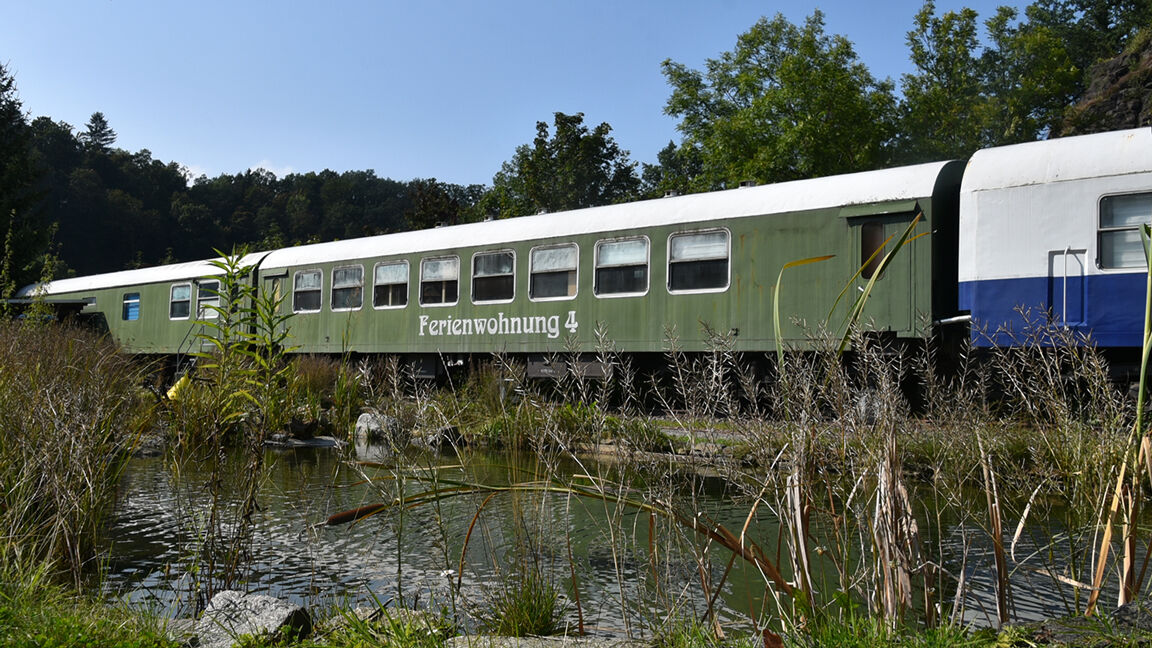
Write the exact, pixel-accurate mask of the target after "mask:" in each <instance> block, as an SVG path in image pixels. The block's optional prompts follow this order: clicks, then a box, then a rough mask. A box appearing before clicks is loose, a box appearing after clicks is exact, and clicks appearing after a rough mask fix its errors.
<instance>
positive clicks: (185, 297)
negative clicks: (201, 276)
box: [168, 283, 192, 319]
mask: <svg viewBox="0 0 1152 648" xmlns="http://www.w3.org/2000/svg"><path fill="white" fill-rule="evenodd" d="M170 294H171V296H172V298H171V299H170V300H169V301H168V319H188V316H189V315H190V314H191V313H192V284H187V283H183V284H175V285H173V286H172V291H171V293H170Z"/></svg>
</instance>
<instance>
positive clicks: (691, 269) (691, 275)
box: [668, 230, 729, 293]
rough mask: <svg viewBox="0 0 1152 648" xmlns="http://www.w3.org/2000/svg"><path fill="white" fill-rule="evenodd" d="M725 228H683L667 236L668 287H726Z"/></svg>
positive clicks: (677, 289) (687, 289)
mask: <svg viewBox="0 0 1152 648" xmlns="http://www.w3.org/2000/svg"><path fill="white" fill-rule="evenodd" d="M728 254H729V248H728V231H727V230H712V231H708V232H686V233H683V234H673V235H672V236H671V237H669V239H668V291H669V292H674V293H675V292H697V291H719V290H724V289H725V288H727V287H728Z"/></svg>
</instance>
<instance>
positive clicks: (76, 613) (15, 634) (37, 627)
mask: <svg viewBox="0 0 1152 648" xmlns="http://www.w3.org/2000/svg"><path fill="white" fill-rule="evenodd" d="M43 575H44V574H43V572H41V573H40V574H33V575H28V574H21V575H15V574H13V573H12V572H11V571H9V572H7V573H5V574H3V575H2V576H0V581H2V582H0V648H56V647H59V648H65V647H67V648H89V647H91V648H169V647H171V648H176V647H177V646H179V645H180V644H179V643H177V642H175V641H172V640H171V639H169V638H168V637H166V636H165V634H164V632H163V623H162V621H161V620H159V619H157V618H155V617H151V616H148V615H146V614H143V613H141V612H140V611H139V610H129V609H127V608H124V607H121V606H116V605H108V604H106V603H104V602H101V601H96V600H92V599H89V598H85V597H81V596H78V595H75V594H72V593H70V592H69V591H68V590H65V589H63V588H61V587H59V586H55V585H51V584H49V583H47V582H45V581H44V580H43V579H42V578H41V577H42V576H43Z"/></svg>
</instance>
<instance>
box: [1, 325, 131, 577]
mask: <svg viewBox="0 0 1152 648" xmlns="http://www.w3.org/2000/svg"><path fill="white" fill-rule="evenodd" d="M141 377H142V372H141V370H140V369H139V368H138V367H136V366H134V365H133V364H132V362H131V360H130V359H129V358H127V357H125V356H122V355H118V354H117V353H116V349H115V347H114V346H113V345H111V344H109V343H107V342H106V341H104V340H103V339H101V338H99V337H98V336H96V335H95V334H93V333H90V332H88V331H85V330H81V329H76V328H72V327H68V326H58V325H47V324H44V323H37V322H36V321H35V320H24V321H0V533H2V534H3V535H2V537H0V566H3V567H5V568H7V569H9V570H12V571H20V570H22V569H28V570H32V569H35V568H37V567H39V566H41V565H45V566H47V568H48V570H49V571H50V572H51V573H53V574H56V575H61V576H66V577H67V578H68V579H70V580H71V581H72V582H73V583H74V584H75V585H77V586H78V585H79V584H80V582H81V580H82V578H83V576H84V575H85V573H90V572H91V571H92V569H91V568H92V567H94V566H95V565H94V560H95V559H96V557H97V546H98V542H99V538H100V532H101V529H102V526H103V524H104V521H105V518H106V516H107V514H108V513H109V512H110V510H111V507H112V504H113V502H114V500H115V496H116V487H117V481H118V479H119V475H120V472H121V470H122V468H123V467H124V464H125V462H126V461H127V458H128V455H129V452H130V451H131V450H132V447H133V445H134V444H135V443H136V442H137V440H138V439H139V435H140V433H141V431H142V430H143V428H144V426H145V425H146V424H147V422H148V419H149V416H150V411H151V407H152V403H154V399H153V398H152V397H151V395H150V394H148V393H147V392H141V391H140V388H139V387H138V385H139V384H140V383H141Z"/></svg>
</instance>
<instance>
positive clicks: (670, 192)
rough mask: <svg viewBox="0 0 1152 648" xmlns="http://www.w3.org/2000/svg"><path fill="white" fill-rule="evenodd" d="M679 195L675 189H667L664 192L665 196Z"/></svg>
mask: <svg viewBox="0 0 1152 648" xmlns="http://www.w3.org/2000/svg"><path fill="white" fill-rule="evenodd" d="M679 195H680V192H679V191H676V190H675V189H669V190H667V191H665V192H664V197H665V198H675V197H676V196H679Z"/></svg>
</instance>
